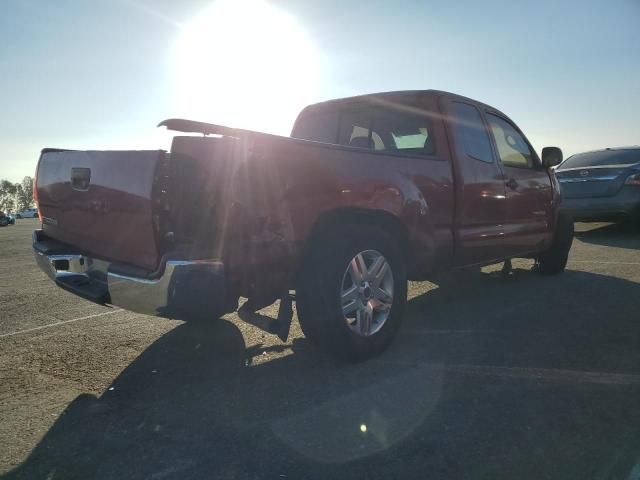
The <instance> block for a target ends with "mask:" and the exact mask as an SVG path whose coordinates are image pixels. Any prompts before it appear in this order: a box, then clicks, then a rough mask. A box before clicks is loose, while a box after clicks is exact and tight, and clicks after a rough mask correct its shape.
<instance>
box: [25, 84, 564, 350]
mask: <svg viewBox="0 0 640 480" xmlns="http://www.w3.org/2000/svg"><path fill="white" fill-rule="evenodd" d="M160 125H161V126H166V127H167V128H168V129H170V130H174V131H178V132H189V133H190V134H189V135H180V136H176V137H174V139H173V142H172V146H171V151H170V152H165V151H161V150H159V151H74V150H62V149H44V150H43V151H42V154H41V156H40V161H39V163H38V169H37V174H36V177H37V178H36V189H35V192H36V200H37V204H38V207H39V214H40V218H41V221H42V229H41V230H37V231H35V232H34V235H33V248H34V252H35V258H36V260H37V262H38V264H39V266H40V267H41V268H42V270H44V271H45V272H46V273H47V274H48V275H49V276H50V277H51V278H52V279H53V280H54V281H55V282H56V284H58V285H59V286H60V287H62V288H64V289H66V290H69V291H71V292H74V293H76V294H78V295H80V296H82V297H85V298H88V299H90V300H92V301H94V302H98V303H101V304H109V305H118V306H120V307H123V308H125V309H129V310H132V311H135V312H141V313H146V314H152V315H158V316H165V317H171V318H180V319H186V320H188V319H197V318H203V317H204V318H207V317H208V318H217V317H218V316H220V315H221V314H224V313H227V312H231V311H234V310H235V309H237V307H238V299H239V297H241V296H242V297H246V298H247V299H248V301H247V305H250V306H251V309H252V310H256V309H258V308H261V307H264V306H266V305H269V304H271V303H273V302H274V301H276V300H277V299H281V300H282V301H281V315H280V316H279V319H280V321H281V322H282V325H286V332H288V323H287V322H290V318H291V313H290V311H291V299H292V298H295V302H296V306H297V312H298V317H299V320H300V324H301V327H302V329H303V331H304V334H305V335H306V336H307V338H309V339H310V341H312V342H313V343H315V344H317V345H318V346H320V347H321V348H323V349H325V350H327V351H329V352H331V353H333V354H335V355H337V356H339V357H341V358H346V359H349V360H362V359H365V358H368V357H370V356H372V355H375V354H377V353H379V352H380V351H382V350H383V349H384V348H385V347H386V346H387V345H388V344H389V343H390V342H391V340H392V338H393V336H394V334H395V333H396V332H397V330H398V327H399V325H400V322H401V319H402V316H403V309H404V307H405V303H406V297H407V280H422V279H429V278H433V275H434V274H435V273H437V272H441V271H443V270H446V269H451V268H457V267H466V266H471V265H487V264H492V263H498V262H502V261H506V260H509V259H511V258H513V257H527V258H533V259H535V261H536V266H537V270H538V271H539V272H540V273H543V274H555V273H559V272H561V271H562V270H564V268H565V265H566V262H567V256H568V252H569V249H570V246H571V242H572V238H573V222H572V220H571V218H569V217H566V216H565V215H564V214H563V213H561V212H560V210H559V202H560V190H559V185H558V182H557V180H556V178H555V175H554V173H553V171H552V169H551V168H550V167H552V166H554V165H557V164H558V163H560V161H561V160H562V152H561V151H560V150H559V149H558V148H555V147H547V148H545V149H543V151H542V158H541V159H540V158H539V157H538V155H537V154H536V152H535V151H534V149H533V148H532V147H531V145H530V144H529V142H528V141H527V139H526V137H525V136H524V135H523V133H522V132H521V131H520V130H519V129H518V127H517V126H516V125H515V124H514V123H513V122H512V121H511V120H510V119H509V118H508V117H507V116H506V115H504V114H503V113H501V112H500V111H498V110H496V109H495V108H492V107H490V106H488V105H485V104H483V103H480V102H477V101H474V100H471V99H469V98H465V97H461V96H458V95H454V94H450V93H446V92H440V91H432V90H426V91H402V92H389V93H380V94H372V95H364V96H358V97H353V98H346V99H340V100H332V101H328V102H324V103H319V104H316V105H311V106H309V107H306V108H305V109H304V110H303V111H302V112H301V113H300V115H299V116H298V119H297V120H296V123H295V125H294V127H293V131H292V133H291V138H288V137H281V136H275V135H269V134H265V133H259V132H253V131H246V130H238V129H232V128H227V127H222V126H217V125H211V124H206V123H201V122H193V121H189V120H179V119H173V120H166V121H164V122H162V123H161V124H160ZM197 134H199V135H197ZM292 290H295V296H294V295H293V294H292V293H291V291H292ZM284 336H285V337H286V333H285V335H284Z"/></svg>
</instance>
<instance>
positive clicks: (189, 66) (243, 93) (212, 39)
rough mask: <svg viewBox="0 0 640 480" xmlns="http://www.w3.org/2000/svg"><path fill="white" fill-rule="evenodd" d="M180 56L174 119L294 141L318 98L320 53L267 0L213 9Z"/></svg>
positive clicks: (185, 34)
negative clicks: (298, 123) (294, 131)
mask: <svg viewBox="0 0 640 480" xmlns="http://www.w3.org/2000/svg"><path fill="white" fill-rule="evenodd" d="M173 54H174V57H175V58H174V61H173V65H174V105H173V109H174V111H173V112H172V115H173V116H181V117H186V118H192V119H198V120H203V121H209V122H212V123H221V124H224V125H228V126H232V127H236V128H247V129H255V130H261V131H265V132H269V133H276V134H284V135H287V134H288V133H289V131H290V128H291V126H292V124H293V121H294V120H295V117H296V115H297V113H298V111H299V110H300V109H301V108H302V107H304V105H306V104H308V103H310V102H311V101H313V99H314V92H315V90H316V78H317V71H316V66H317V64H318V54H317V52H316V51H315V49H314V47H313V46H312V44H311V42H310V41H309V39H308V37H307V35H306V34H305V32H304V31H303V29H302V28H301V27H300V26H299V25H298V23H297V22H296V21H295V19H294V18H292V17H291V16H289V15H287V14H286V13H284V12H281V11H280V10H278V9H276V8H275V7H273V6H272V5H270V4H269V3H267V2H265V1H262V0H220V1H217V2H216V3H214V4H212V5H211V6H210V7H209V8H208V9H206V10H205V11H203V12H202V13H201V14H200V15H199V16H198V17H196V18H195V19H194V20H193V21H192V22H190V23H188V24H187V25H185V26H184V27H183V31H182V34H181V35H180V36H179V38H178V40H177V42H176V45H175V48H174V52H173Z"/></svg>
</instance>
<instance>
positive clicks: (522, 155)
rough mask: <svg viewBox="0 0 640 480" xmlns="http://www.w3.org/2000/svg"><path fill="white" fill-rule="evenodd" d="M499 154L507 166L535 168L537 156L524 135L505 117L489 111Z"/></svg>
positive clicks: (492, 131) (489, 118)
mask: <svg viewBox="0 0 640 480" xmlns="http://www.w3.org/2000/svg"><path fill="white" fill-rule="evenodd" d="M487 121H488V122H489V126H490V128H491V133H492V134H493V138H494V140H495V142H496V147H497V149H498V156H499V157H500V160H501V161H502V164H503V165H504V166H505V167H517V168H534V167H535V157H534V154H533V152H532V151H531V148H529V145H528V144H527V142H526V140H525V139H524V137H523V136H522V135H521V134H520V133H519V132H518V131H517V130H516V129H515V127H514V126H513V125H511V124H510V123H509V122H507V121H506V120H505V119H503V118H500V117H498V116H496V115H493V114H491V113H487Z"/></svg>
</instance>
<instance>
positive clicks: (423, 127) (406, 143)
mask: <svg viewBox="0 0 640 480" xmlns="http://www.w3.org/2000/svg"><path fill="white" fill-rule="evenodd" d="M431 134H432V128H431V121H430V119H429V118H428V116H427V115H418V114H413V113H406V112H401V111H394V110H388V109H379V110H376V111H375V113H374V116H373V130H372V139H373V148H374V149H375V150H386V151H401V152H404V153H415V154H419V155H433V154H434V153H435V145H434V143H433V137H432V135H431Z"/></svg>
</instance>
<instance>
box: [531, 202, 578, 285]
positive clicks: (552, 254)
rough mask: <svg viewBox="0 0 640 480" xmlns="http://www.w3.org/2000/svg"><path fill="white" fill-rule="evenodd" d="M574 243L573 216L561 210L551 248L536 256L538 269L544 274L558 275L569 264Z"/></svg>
mask: <svg viewBox="0 0 640 480" xmlns="http://www.w3.org/2000/svg"><path fill="white" fill-rule="evenodd" d="M572 243H573V218H572V217H571V216H570V215H567V214H565V213H562V212H560V214H559V215H558V222H557V224H556V230H555V232H554V236H553V243H552V244H551V247H550V248H549V250H547V251H546V252H544V253H543V254H541V255H540V256H539V257H538V258H536V269H537V271H538V272H539V273H541V274H543V275H557V274H558V273H562V272H563V271H564V269H565V267H566V266H567V259H568V258H569V250H571V244H572Z"/></svg>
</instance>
